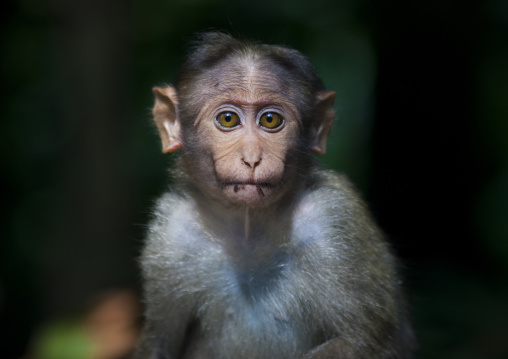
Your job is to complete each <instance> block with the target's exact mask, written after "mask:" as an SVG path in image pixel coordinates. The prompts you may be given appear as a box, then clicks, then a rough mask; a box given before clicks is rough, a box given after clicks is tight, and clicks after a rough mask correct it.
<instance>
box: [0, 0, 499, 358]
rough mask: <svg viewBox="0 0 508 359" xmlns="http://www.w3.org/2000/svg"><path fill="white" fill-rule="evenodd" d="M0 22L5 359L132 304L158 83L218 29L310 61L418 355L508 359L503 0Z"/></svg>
mask: <svg viewBox="0 0 508 359" xmlns="http://www.w3.org/2000/svg"><path fill="white" fill-rule="evenodd" d="M0 19H1V22H0V28H1V35H0V36H1V39H0V41H1V42H0V51H1V52H0V53H1V60H0V61H1V67H0V86H1V87H0V88H1V90H0V91H1V97H0V119H1V123H0V161H1V165H0V189H1V199H0V209H1V217H0V357H2V358H20V357H22V356H24V355H28V356H27V357H37V353H33V352H31V349H30V348H32V347H33V342H34V337H37V334H36V333H38V332H39V331H40V330H41V328H43V327H44V326H45V325H47V323H53V322H55V321H58V320H61V319H62V318H64V319H65V318H73V317H75V316H79V315H80V313H82V312H83V310H85V309H84V308H86V307H87V305H88V303H89V301H90V298H93V297H94V295H96V294H97V293H101V292H103V291H105V290H111V289H130V290H132V291H134V293H137V291H138V290H139V286H140V283H139V282H140V280H139V274H138V269H137V259H136V258H137V256H138V253H139V250H140V246H141V244H142V240H143V233H144V231H145V228H146V227H145V226H146V222H147V219H148V217H149V211H150V207H151V205H152V203H153V200H154V199H155V198H156V196H157V195H158V194H160V193H161V192H162V191H163V190H164V189H165V188H166V186H167V177H166V169H167V167H168V165H170V163H171V156H168V155H166V156H163V155H162V154H161V153H160V144H159V140H158V138H157V135H156V131H155V128H154V126H153V125H152V124H151V118H150V107H151V105H152V101H153V100H152V95H151V87H152V86H154V85H160V84H164V83H171V81H173V79H174V76H175V73H176V70H177V68H178V65H179V64H180V63H181V61H182V58H183V56H184V54H185V51H186V50H185V49H186V44H187V42H188V41H189V40H190V39H192V37H193V34H195V33H196V32H197V31H203V30H208V29H219V30H224V31H227V32H230V33H231V34H233V35H240V36H245V37H250V38H254V39H259V40H262V41H264V42H268V43H275V44H284V45H288V46H291V47H295V48H297V49H299V50H300V51H302V52H303V53H305V54H306V55H308V57H309V58H310V60H311V61H312V62H313V63H314V65H315V66H316V68H317V70H318V72H319V73H320V74H321V75H322V77H323V79H324V81H325V84H326V85H327V87H328V88H330V89H333V90H335V91H337V101H336V109H337V113H338V116H337V117H338V120H337V122H336V124H335V128H334V130H333V133H332V136H331V137H332V138H331V140H330V144H329V152H328V154H327V155H326V156H325V157H324V158H323V159H322V162H323V163H324V164H325V165H326V166H328V167H331V168H334V169H336V170H339V171H342V172H345V173H346V174H348V175H349V177H351V178H352V180H353V181H354V182H355V183H356V184H357V186H358V187H359V188H360V190H361V191H362V192H363V193H364V196H365V197H366V199H367V201H368V202H369V204H370V205H371V208H372V209H373V211H374V213H375V216H376V218H377V219H378V221H379V222H380V224H381V226H382V227H383V228H384V229H385V231H386V232H387V233H388V235H389V236H390V238H391V240H392V242H393V243H394V247H395V250H396V252H397V253H398V255H399V256H400V257H401V259H402V262H403V264H404V272H405V276H406V282H407V287H408V292H409V296H410V298H411V301H412V307H413V313H414V322H415V326H416V330H417V335H418V338H419V342H420V350H419V352H418V356H417V357H418V358H422V359H424V358H438V359H439V358H443V359H444V358H446V359H454V358H457V359H469V358H471V359H491V358H492V359H494V358H508V1H506V0H487V1H478V0H477V1H469V2H460V1H457V0H455V1H453V0H440V1H437V0H429V1H402V0H386V1H368V0H345V1H327V0H314V1H303V0H291V1H289V0H282V1H267V0H258V1H244V0H237V1H229V0H215V1H209V0H185V1H184V0H173V1H164V0H145V1H141V0H132V1H123V0H108V1H102V0H101V1H99V0H89V1H78V0H46V1H36V0H19V1H14V0H4V1H3V2H2V3H1V5H0ZM59 328H63V327H62V326H60V327H59ZM71 331H72V330H71ZM56 332H58V331H56ZM62 332H65V330H62ZM67 333H69V331H68V332H67ZM73 333H74V332H73ZM55 335H56V334H55ZM70 336H71V334H67V337H70ZM39 357H42V356H39ZM70 357H71V355H70V354H69V356H68V358H70ZM63 358H65V355H63Z"/></svg>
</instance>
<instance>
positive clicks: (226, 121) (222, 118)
mask: <svg viewBox="0 0 508 359" xmlns="http://www.w3.org/2000/svg"><path fill="white" fill-rule="evenodd" d="M217 122H218V123H219V125H221V126H222V127H225V128H233V127H235V126H238V125H239V124H240V118H238V115H237V114H236V113H234V112H222V113H220V114H219V116H217Z"/></svg>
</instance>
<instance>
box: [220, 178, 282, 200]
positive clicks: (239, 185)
mask: <svg viewBox="0 0 508 359" xmlns="http://www.w3.org/2000/svg"><path fill="white" fill-rule="evenodd" d="M223 187H224V188H225V187H233V191H234V192H235V193H237V192H239V191H240V190H245V189H249V188H255V189H256V190H257V192H258V193H259V195H261V197H264V196H265V192H266V190H270V189H273V188H275V185H274V184H273V183H270V182H255V181H247V182H224V183H223Z"/></svg>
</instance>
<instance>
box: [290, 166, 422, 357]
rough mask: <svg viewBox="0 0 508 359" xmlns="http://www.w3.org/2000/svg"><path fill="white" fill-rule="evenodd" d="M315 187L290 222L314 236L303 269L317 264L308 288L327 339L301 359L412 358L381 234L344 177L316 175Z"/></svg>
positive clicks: (402, 301) (389, 257) (393, 266)
mask: <svg viewBox="0 0 508 359" xmlns="http://www.w3.org/2000/svg"><path fill="white" fill-rule="evenodd" d="M317 183H319V184H320V186H318V187H317V188H319V189H318V190H316V191H314V192H313V193H312V197H311V200H310V201H308V200H307V202H306V203H304V204H303V206H302V208H303V209H304V210H301V209H300V212H301V213H300V214H299V215H297V217H296V218H295V223H296V224H297V226H298V228H296V232H299V233H302V234H305V235H306V236H307V237H310V238H316V239H315V241H314V242H312V241H307V243H308V247H307V249H306V252H305V253H306V254H305V257H306V258H307V259H306V262H307V263H306V264H305V267H307V268H309V266H311V265H312V264H311V263H320V265H319V266H315V268H314V270H313V277H309V279H308V282H307V287H310V293H309V294H308V295H313V296H314V297H313V298H314V299H313V302H315V303H319V305H318V306H316V307H314V308H313V310H312V313H311V317H312V318H322V321H321V324H320V325H321V327H322V328H323V330H324V339H325V341H324V342H322V343H321V344H319V345H318V346H316V347H314V348H312V349H311V350H310V351H309V352H307V353H306V354H305V355H304V356H303V358H305V359H311V358H312V359H327V358H340V359H373V358H383V359H395V358H396V359H402V358H404V359H406V358H409V357H410V356H409V355H410V352H411V350H408V348H410V347H412V345H413V342H414V340H413V337H412V336H413V334H412V331H411V326H410V324H409V322H408V320H407V313H406V303H405V299H404V296H403V294H402V289H401V288H400V284H401V281H400V279H399V276H398V273H397V263H396V261H395V259H394V257H393V256H392V254H391V251H390V248H389V246H388V245H387V243H386V242H385V240H384V238H383V237H384V236H383V234H382V233H381V231H380V230H379V228H378V227H377V225H376V224H375V222H374V220H373V219H372V217H371V215H370V213H369V211H368V209H367V207H366V206H365V204H364V203H363V201H362V200H361V199H360V197H359V195H358V194H357V193H356V190H355V189H354V188H353V186H352V185H351V184H350V183H349V182H348V181H347V180H346V179H345V178H344V177H342V176H340V175H337V174H335V173H333V172H329V171H320V172H317ZM302 217H303V218H306V219H307V220H306V221H303V220H301V218H302ZM313 225H314V226H316V225H317V228H319V233H318V231H317V230H314V231H312V226H313ZM320 236H321V237H320ZM320 248H321V249H320ZM307 272H309V271H307ZM307 272H306V273H307ZM316 278H322V279H321V280H316ZM312 293H319V294H312Z"/></svg>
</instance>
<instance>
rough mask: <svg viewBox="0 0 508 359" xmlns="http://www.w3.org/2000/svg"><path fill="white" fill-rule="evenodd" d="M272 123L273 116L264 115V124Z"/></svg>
mask: <svg viewBox="0 0 508 359" xmlns="http://www.w3.org/2000/svg"><path fill="white" fill-rule="evenodd" d="M272 121H273V115H272V114H271V113H269V114H267V115H266V122H268V123H272Z"/></svg>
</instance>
